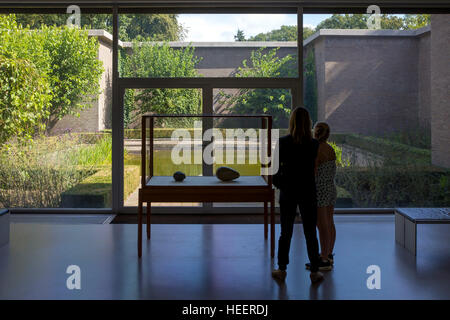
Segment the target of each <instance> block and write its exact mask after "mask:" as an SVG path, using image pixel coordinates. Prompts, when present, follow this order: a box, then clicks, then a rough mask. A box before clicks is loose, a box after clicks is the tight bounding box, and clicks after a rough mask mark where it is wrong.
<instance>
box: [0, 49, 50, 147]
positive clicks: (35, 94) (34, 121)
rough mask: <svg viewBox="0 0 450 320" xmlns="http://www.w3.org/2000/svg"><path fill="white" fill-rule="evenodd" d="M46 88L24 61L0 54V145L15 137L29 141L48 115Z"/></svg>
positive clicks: (46, 84)
mask: <svg viewBox="0 0 450 320" xmlns="http://www.w3.org/2000/svg"><path fill="white" fill-rule="evenodd" d="M50 99H51V95H50V88H49V83H48V82H47V79H46V78H45V77H41V76H40V74H39V71H38V70H37V68H36V67H35V66H34V65H33V64H32V63H31V62H29V61H28V60H24V59H10V58H6V57H4V56H0V148H1V146H2V144H4V143H6V142H7V141H9V140H11V138H13V137H16V139H17V140H19V141H23V140H30V139H31V138H32V137H33V136H34V135H35V133H36V131H38V130H39V129H41V130H42V129H44V125H43V120H45V118H46V117H47V116H48V110H49V106H50Z"/></svg>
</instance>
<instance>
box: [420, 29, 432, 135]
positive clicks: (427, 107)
mask: <svg viewBox="0 0 450 320" xmlns="http://www.w3.org/2000/svg"><path fill="white" fill-rule="evenodd" d="M430 34H431V32H426V33H423V34H422V35H420V36H419V38H418V40H419V53H418V54H419V56H418V65H417V67H418V70H417V71H418V81H419V82H418V91H417V92H418V99H419V101H418V104H419V126H420V127H421V128H422V129H424V130H426V131H427V132H430V130H431V70H430V68H431V61H430V39H431V35H430Z"/></svg>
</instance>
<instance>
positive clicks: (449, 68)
mask: <svg viewBox="0 0 450 320" xmlns="http://www.w3.org/2000/svg"><path fill="white" fill-rule="evenodd" d="M431 28H432V30H433V31H432V33H431V44H430V47H431V150H432V156H431V157H432V163H433V164H434V165H437V166H442V167H446V168H450V130H449V124H450V15H432V16H431Z"/></svg>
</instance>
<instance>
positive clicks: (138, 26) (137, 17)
mask: <svg viewBox="0 0 450 320" xmlns="http://www.w3.org/2000/svg"><path fill="white" fill-rule="evenodd" d="M68 16H69V15H67V14H18V15H17V22H18V23H19V24H21V25H23V26H24V27H25V26H29V28H30V29H40V28H41V27H42V26H44V25H45V26H57V27H61V26H64V25H66V20H67V18H68ZM81 27H84V28H88V29H103V30H106V31H108V32H109V33H112V16H111V15H109V14H89V13H88V14H82V15H81ZM185 32H186V31H185V30H184V28H183V27H182V26H181V25H180V24H179V23H178V20H177V15H176V14H121V15H120V16H119V38H120V40H122V41H132V40H134V39H138V38H148V37H152V38H153V39H155V40H161V41H163V40H165V41H177V40H182V39H183V37H184V35H185Z"/></svg>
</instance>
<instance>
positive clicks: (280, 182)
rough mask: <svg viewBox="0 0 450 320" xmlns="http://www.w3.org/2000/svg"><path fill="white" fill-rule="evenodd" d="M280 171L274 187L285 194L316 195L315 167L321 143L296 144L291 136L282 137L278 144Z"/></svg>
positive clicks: (313, 140) (276, 175)
mask: <svg viewBox="0 0 450 320" xmlns="http://www.w3.org/2000/svg"><path fill="white" fill-rule="evenodd" d="M278 148H279V169H278V172H277V173H276V174H275V175H274V179H273V181H274V185H275V187H277V188H279V189H280V190H281V191H282V192H284V193H296V194H298V193H299V192H301V193H303V194H305V195H311V196H312V195H315V194H316V182H315V175H314V165H315V160H316V157H317V150H318V149H319V142H318V141H317V140H316V139H312V140H311V141H309V142H302V143H295V142H294V139H293V137H292V136H291V135H287V136H284V137H281V138H280V140H279V143H278Z"/></svg>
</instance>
